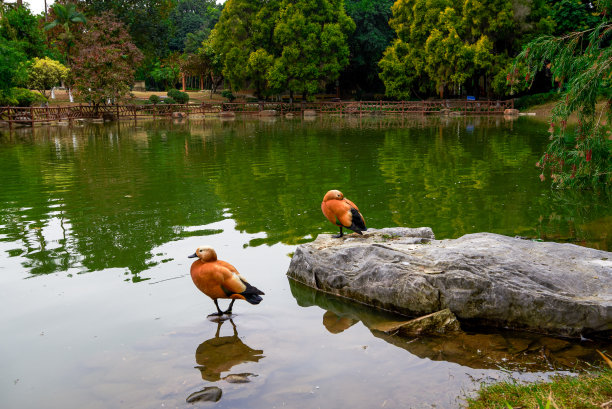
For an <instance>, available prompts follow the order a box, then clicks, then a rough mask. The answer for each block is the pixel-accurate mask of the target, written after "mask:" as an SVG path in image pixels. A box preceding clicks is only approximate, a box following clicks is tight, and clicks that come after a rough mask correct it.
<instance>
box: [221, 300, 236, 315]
mask: <svg viewBox="0 0 612 409" xmlns="http://www.w3.org/2000/svg"><path fill="white" fill-rule="evenodd" d="M234 301H236V300H235V299H233V300H232V302H230V305H229V307H228V308H227V310H225V312H224V313H223V314H228V315H231V313H232V307H233V306H234Z"/></svg>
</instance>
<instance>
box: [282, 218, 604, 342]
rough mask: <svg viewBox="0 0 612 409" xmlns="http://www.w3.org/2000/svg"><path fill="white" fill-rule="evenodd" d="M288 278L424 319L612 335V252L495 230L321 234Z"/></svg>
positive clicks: (298, 256) (299, 255)
mask: <svg viewBox="0 0 612 409" xmlns="http://www.w3.org/2000/svg"><path fill="white" fill-rule="evenodd" d="M287 275H288V276H289V277H291V278H293V279H295V280H297V281H299V282H301V283H304V284H306V285H307V286H309V287H312V288H315V289H318V290H321V291H325V292H328V293H332V294H336V295H339V296H342V297H346V298H350V299H353V300H356V301H359V302H361V303H364V304H367V305H370V306H373V307H377V308H381V309H385V310H389V311H394V312H398V313H401V314H404V315H409V316H421V315H425V314H430V313H433V312H436V311H440V310H443V309H446V308H448V309H450V311H452V312H453V313H454V314H455V315H456V316H457V318H459V320H470V321H471V322H474V323H477V324H481V325H482V324H484V325H490V326H495V327H502V328H506V327H507V328H513V329H527V330H530V331H537V332H542V333H548V334H554V335H561V336H574V337H578V336H580V334H583V335H586V334H589V333H601V334H603V333H609V332H612V253H609V252H606V251H601V250H595V249H590V248H585V247H580V246H576V245H573V244H560V243H549V242H535V241H531V240H523V239H518V238H511V237H507V236H502V235H498V234H492V233H476V234H468V235H465V236H463V237H460V238H458V239H454V240H434V235H433V232H432V231H431V229H429V228H419V229H409V228H387V229H380V230H376V229H369V230H368V231H367V232H365V233H364V235H363V236H359V235H356V234H351V235H346V236H344V237H343V238H340V239H336V238H332V236H331V235H329V234H322V235H319V236H318V237H317V239H316V240H315V241H313V242H311V243H307V244H302V245H300V246H298V247H297V249H296V251H295V253H294V255H293V257H292V260H291V264H290V266H289V270H288V271H287Z"/></svg>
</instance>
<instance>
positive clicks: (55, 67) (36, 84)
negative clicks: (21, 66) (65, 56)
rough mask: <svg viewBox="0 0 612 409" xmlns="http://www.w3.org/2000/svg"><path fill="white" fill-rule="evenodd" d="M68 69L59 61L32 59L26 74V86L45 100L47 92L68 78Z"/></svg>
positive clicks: (47, 58)
mask: <svg viewBox="0 0 612 409" xmlns="http://www.w3.org/2000/svg"><path fill="white" fill-rule="evenodd" d="M68 72H69V70H68V68H66V67H64V65H63V64H61V63H60V62H59V61H55V60H52V59H50V58H49V57H45V58H34V61H33V63H32V65H31V66H30V69H29V72H28V86H29V87H30V88H32V89H35V90H37V91H38V92H40V93H41V94H42V95H43V96H44V97H45V98H46V97H47V90H48V89H51V87H54V86H56V85H59V84H60V82H61V81H64V80H66V78H67V77H68Z"/></svg>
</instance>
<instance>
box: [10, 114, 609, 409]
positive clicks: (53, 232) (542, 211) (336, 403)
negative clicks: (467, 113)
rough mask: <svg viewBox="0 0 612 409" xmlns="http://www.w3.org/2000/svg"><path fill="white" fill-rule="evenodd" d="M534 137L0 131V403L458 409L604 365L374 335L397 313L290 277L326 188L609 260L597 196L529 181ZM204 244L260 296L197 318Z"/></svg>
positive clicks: (292, 128) (527, 349) (375, 124)
mask: <svg viewBox="0 0 612 409" xmlns="http://www.w3.org/2000/svg"><path fill="white" fill-rule="evenodd" d="M546 142H547V133H546V125H545V124H542V123H539V122H532V121H529V120H528V119H527V118H520V119H518V120H517V121H511V122H510V121H505V120H504V119H503V118H501V117H488V118H487V117H483V118H457V119H440V118H424V117H415V118H401V117H393V118H391V117H389V118H362V119H360V118H348V119H347V118H334V117H318V118H316V119H314V120H312V121H303V120H300V119H295V120H281V119H277V120H250V119H247V120H242V119H237V120H234V121H222V120H218V119H211V120H209V119H207V120H199V121H198V120H191V121H188V122H182V123H172V122H169V121H158V122H138V123H136V124H135V123H133V122H121V123H110V124H97V125H87V126H75V127H38V128H35V129H33V130H32V129H18V130H14V131H13V132H11V133H9V131H8V130H0V180H1V181H2V188H1V189H0V253H1V254H2V257H1V258H0V309H1V310H2V314H1V315H0V326H1V328H2V329H3V331H2V337H0V351H2V353H1V355H0V368H2V369H1V371H0V407H7V408H8V407H19V408H41V407H44V408H61V409H65V408H69V407H86V408H109V407H116V408H119V407H121V408H124V407H125V408H128V407H129V408H153V407H160V408H161V407H179V408H182V407H212V406H215V407H219V408H273V407H291V408H314V407H321V408H332V407H333V408H340V407H353V408H377V407H384V408H406V407H412V408H430V407H436V408H456V407H459V406H460V405H461V404H462V402H463V397H465V396H466V395H468V394H470V393H472V392H473V391H474V390H475V389H477V388H478V386H479V383H480V382H481V381H484V382H491V381H495V380H500V379H504V378H507V377H514V378H516V379H522V380H535V379H541V378H547V377H548V376H549V375H550V374H551V373H552V371H553V370H561V371H568V370H571V369H573V368H576V367H580V366H581V365H583V363H584V362H596V361H597V358H596V356H595V352H594V348H595V347H596V345H595V344H594V343H591V342H583V343H576V342H569V341H567V340H560V339H554V338H550V337H544V336H539V335H535V334H522V333H515V332H504V331H489V332H483V331H482V330H481V331H479V332H469V331H468V332H466V333H465V334H464V335H462V336H460V337H454V338H453V339H448V338H444V337H429V338H427V337H420V338H416V339H405V338H400V337H397V336H392V335H387V334H384V333H381V332H378V331H376V330H375V329H374V328H375V325H373V324H375V323H377V322H381V321H384V320H387V319H396V318H397V317H393V316H389V315H388V314H385V313H382V312H378V311H375V310H372V309H369V308H366V307H364V306H362V305H358V304H353V303H350V302H347V301H346V300H341V299H337V298H335V297H331V296H329V295H325V294H320V293H316V292H314V291H312V290H310V289H308V288H305V287H303V286H301V285H298V284H296V283H293V282H291V281H289V280H288V279H287V277H286V276H285V273H286V271H287V268H288V266H289V262H290V256H291V253H292V252H293V251H294V249H295V247H296V245H297V244H299V243H302V242H307V241H310V240H313V238H314V237H316V236H317V235H318V234H319V233H328V232H334V233H335V232H336V228H335V227H334V226H332V225H331V224H329V222H328V221H327V220H326V219H325V218H324V217H323V215H322V213H321V210H320V202H321V199H322V197H323V195H324V194H325V192H326V191H327V190H329V189H332V188H335V189H339V190H341V191H343V192H344V193H345V195H346V196H347V197H349V198H350V199H352V200H353V201H354V202H356V203H357V205H358V206H359V208H360V209H361V211H362V213H363V215H364V217H365V219H366V222H367V224H368V226H369V227H376V228H382V227H389V226H408V227H419V226H430V227H432V228H433V230H434V232H435V234H436V237H437V238H438V239H443V238H456V237H459V236H461V235H463V234H466V233H473V232H480V231H490V232H496V233H500V234H506V235H510V236H514V235H520V236H523V237H527V238H532V239H541V240H552V241H563V242H572V243H576V244H580V245H585V246H589V247H594V248H599V249H603V250H608V251H609V250H610V249H611V248H612V234H610V232H611V231H612V212H611V210H610V198H609V197H604V196H599V195H596V194H593V193H591V192H583V193H572V192H559V191H554V190H551V189H550V187H549V185H548V183H547V182H544V183H542V182H540V180H539V178H538V171H537V169H536V168H535V166H534V164H535V162H536V161H537V160H538V159H539V156H540V154H541V152H542V151H543V147H544V146H545V144H546ZM200 244H209V245H212V246H213V247H214V248H215V249H216V250H217V253H218V255H219V258H220V259H223V260H227V261H229V262H230V263H232V264H234V265H235V266H236V267H237V269H238V270H239V271H240V272H241V273H242V274H243V275H245V276H246V277H247V278H248V279H249V281H250V282H251V283H252V284H254V285H256V286H257V287H258V288H260V289H262V290H263V291H265V292H266V295H265V296H264V301H263V302H262V303H261V304H260V305H258V306H253V305H250V304H247V303H244V302H240V301H239V302H238V303H236V305H235V306H234V313H235V315H234V317H233V318H232V320H226V321H219V322H217V321H214V320H211V319H208V318H207V317H206V316H207V314H210V313H212V312H214V311H215V307H214V304H213V303H212V302H211V300H210V299H208V298H207V297H206V296H204V295H203V294H201V293H199V292H198V291H197V290H196V289H195V287H194V286H193V284H192V282H191V278H190V277H189V266H190V264H191V261H192V260H191V259H188V258H187V256H188V255H189V254H192V253H193V251H194V250H195V248H196V247H197V246H198V245H200ZM220 304H221V307H222V308H225V306H226V305H227V303H226V302H224V301H222V302H221V303H220ZM597 347H598V348H600V349H602V348H603V349H606V348H607V347H609V346H607V345H600V344H599V345H597ZM187 400H189V401H190V402H191V403H188V402H187ZM215 401H216V403H214V402H215Z"/></svg>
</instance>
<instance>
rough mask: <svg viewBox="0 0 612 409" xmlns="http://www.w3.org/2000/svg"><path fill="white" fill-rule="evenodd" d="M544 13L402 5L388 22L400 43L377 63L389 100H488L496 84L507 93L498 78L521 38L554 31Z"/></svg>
mask: <svg viewBox="0 0 612 409" xmlns="http://www.w3.org/2000/svg"><path fill="white" fill-rule="evenodd" d="M546 10H548V9H547V6H546V4H545V3H544V2H543V1H542V0H534V1H527V0H398V1H397V2H396V3H395V4H394V5H393V7H392V12H393V18H392V19H391V20H390V21H389V24H390V26H391V27H392V28H393V29H394V30H395V32H396V33H397V37H398V38H397V39H396V40H395V41H394V42H393V44H392V45H391V46H389V47H388V48H387V50H386V51H385V53H384V54H383V58H382V59H381V61H380V62H379V66H380V68H381V73H380V77H381V79H382V80H383V82H384V84H385V88H386V94H387V95H389V96H391V97H396V98H409V97H410V96H412V95H415V96H421V95H422V94H423V93H424V94H425V95H429V94H432V93H433V92H440V95H441V96H442V95H443V94H442V92H443V91H444V90H445V89H447V90H450V91H453V92H454V93H455V94H457V93H461V92H460V90H462V91H467V92H469V93H471V94H472V95H476V96H478V95H479V93H480V92H481V91H482V92H484V93H485V94H486V95H487V96H490V95H492V93H493V92H492V91H493V89H492V88H491V84H492V83H495V84H496V88H495V91H496V92H504V93H505V92H506V91H508V92H509V88H508V89H506V88H505V87H503V86H501V84H503V83H502V81H501V80H500V77H499V73H500V72H502V71H504V69H505V68H506V67H507V65H508V63H509V62H510V61H511V56H512V55H515V53H516V52H518V50H519V47H520V41H521V39H522V38H523V37H525V36H528V35H530V34H531V33H533V32H537V31H540V32H541V31H542V30H544V31H545V32H550V31H551V30H552V27H553V26H554V23H553V22H552V20H551V19H550V17H549V16H548V15H547V13H546ZM503 76H505V72H504V74H503Z"/></svg>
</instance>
